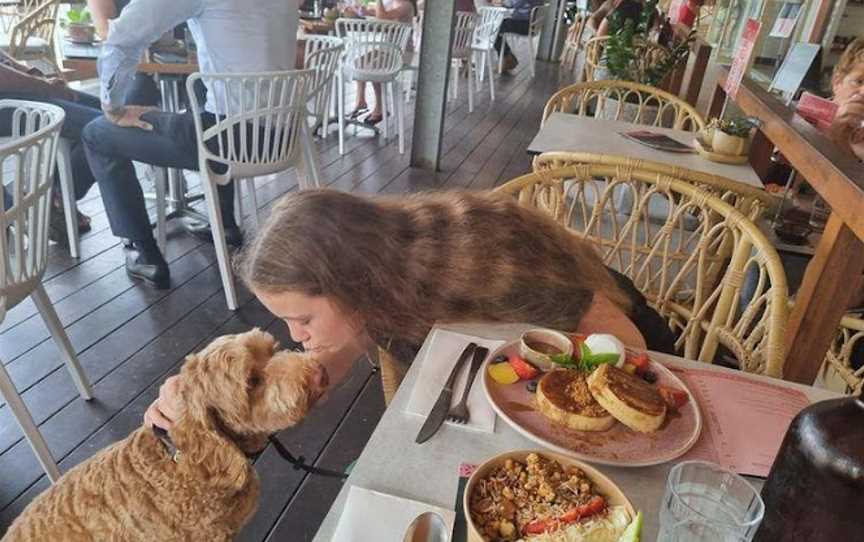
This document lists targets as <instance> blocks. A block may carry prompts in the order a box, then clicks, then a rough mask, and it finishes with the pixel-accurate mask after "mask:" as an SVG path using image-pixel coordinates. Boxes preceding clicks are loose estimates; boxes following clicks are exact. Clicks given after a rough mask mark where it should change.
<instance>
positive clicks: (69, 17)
mask: <svg viewBox="0 0 864 542" xmlns="http://www.w3.org/2000/svg"><path fill="white" fill-rule="evenodd" d="M66 22H67V23H69V24H90V23H91V22H93V19H92V18H91V17H90V12H89V11H87V6H81V7H72V8H71V9H69V11H68V12H67V13H66Z"/></svg>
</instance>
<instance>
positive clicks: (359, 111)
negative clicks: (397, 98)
mask: <svg viewBox="0 0 864 542" xmlns="http://www.w3.org/2000/svg"><path fill="white" fill-rule="evenodd" d="M362 14H363V15H367V16H370V17H375V18H376V19H384V20H387V21H398V22H400V23H409V24H410V23H411V22H412V21H413V19H414V16H415V15H416V14H417V7H416V5H415V0H390V1H389V2H387V4H386V5H385V4H384V1H383V0H377V1H376V2H375V4H373V5H372V6H371V7H365V8H363V10H362ZM408 49H409V50H412V49H413V44H412V42H411V40H408ZM372 90H373V92H374V93H375V108H374V109H373V110H372V112H371V113H369V115H367V116H366V118H365V119H364V120H363V122H364V123H365V124H368V125H370V126H374V125H376V124H378V123H379V122H381V119H383V118H384V114H383V111H382V109H381V104H382V100H383V99H384V97H383V93H382V92H381V83H372ZM368 111H369V104H368V103H367V102H366V81H357V102H356V104H355V106H354V111H352V112H351V113H349V114H348V119H349V120H357V119H359V118H360V117H361V116H363V115H364V114H366V113H367V112H368Z"/></svg>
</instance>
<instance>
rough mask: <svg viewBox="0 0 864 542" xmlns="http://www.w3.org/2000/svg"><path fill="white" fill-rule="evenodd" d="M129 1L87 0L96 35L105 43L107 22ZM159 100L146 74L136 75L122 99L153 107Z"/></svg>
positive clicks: (151, 77) (158, 95)
mask: <svg viewBox="0 0 864 542" xmlns="http://www.w3.org/2000/svg"><path fill="white" fill-rule="evenodd" d="M130 1H131V0H87V7H88V8H89V9H90V14H91V15H92V17H93V25H94V26H95V27H96V33H97V34H98V35H99V37H100V38H101V39H102V41H105V40H106V39H108V29H109V22H110V20H111V19H116V18H117V16H118V15H119V14H120V12H121V11H123V8H125V7H126V6H127V5H128V4H129V2H130ZM160 100H161V95H160V93H159V87H157V86H156V81H154V80H153V76H152V75H149V74H146V73H140V72H138V73H136V74H135V77H134V79H132V83H131V84H130V85H129V90H128V91H127V92H126V96H125V97H124V103H125V104H126V105H154V106H158V105H159V102H160Z"/></svg>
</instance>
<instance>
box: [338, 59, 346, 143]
mask: <svg viewBox="0 0 864 542" xmlns="http://www.w3.org/2000/svg"><path fill="white" fill-rule="evenodd" d="M336 87H337V88H336V94H338V96H337V97H336V108H337V111H336V115H337V116H338V117H339V118H338V123H339V154H340V155H343V154H345V81H344V78H343V77H342V74H341V73H340V74H338V76H337V77H336Z"/></svg>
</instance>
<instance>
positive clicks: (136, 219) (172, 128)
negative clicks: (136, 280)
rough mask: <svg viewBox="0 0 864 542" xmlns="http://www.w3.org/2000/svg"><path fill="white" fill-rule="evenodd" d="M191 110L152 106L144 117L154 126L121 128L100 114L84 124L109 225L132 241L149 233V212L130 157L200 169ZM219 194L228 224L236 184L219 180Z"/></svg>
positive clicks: (231, 219)
mask: <svg viewBox="0 0 864 542" xmlns="http://www.w3.org/2000/svg"><path fill="white" fill-rule="evenodd" d="M192 114H193V113H192V112H191V111H187V112H186V113H166V112H163V111H151V112H148V113H145V114H144V115H143V116H142V119H143V120H145V121H146V122H149V123H150V124H152V125H153V130H152V131H146V130H141V129H139V128H124V127H120V126H117V125H115V124H113V123H111V122H110V121H109V120H108V119H106V118H105V117H104V116H103V117H99V118H97V119H96V120H94V121H92V122H91V123H90V124H88V125H87V126H86V127H85V128H84V134H83V140H84V148H85V150H86V152H87V160H88V162H89V163H90V168H91V169H92V170H93V175H94V176H95V177H96V181H97V182H98V183H99V191H100V192H101V193H102V200H103V202H104V204H105V212H106V214H107V215H108V222H109V224H110V225H111V231H112V232H113V233H114V235H116V236H117V237H122V238H125V239H132V240H133V241H147V240H152V239H153V231H152V229H151V226H150V218H149V217H148V216H147V207H146V205H145V202H144V192H143V191H142V190H141V183H140V182H139V181H138V178H137V176H136V175H135V168H134V167H133V166H132V162H133V161H136V162H143V163H146V164H153V165H155V166H159V167H167V168H178V169H189V170H193V171H197V170H198V143H197V139H196V136H195V119H194V117H193V116H192ZM218 190H219V200H220V207H221V210H222V216H223V219H224V221H225V225H226V226H232V225H234V184H233V183H230V184H228V185H224V186H221V185H220V186H219V187H218Z"/></svg>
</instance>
